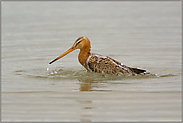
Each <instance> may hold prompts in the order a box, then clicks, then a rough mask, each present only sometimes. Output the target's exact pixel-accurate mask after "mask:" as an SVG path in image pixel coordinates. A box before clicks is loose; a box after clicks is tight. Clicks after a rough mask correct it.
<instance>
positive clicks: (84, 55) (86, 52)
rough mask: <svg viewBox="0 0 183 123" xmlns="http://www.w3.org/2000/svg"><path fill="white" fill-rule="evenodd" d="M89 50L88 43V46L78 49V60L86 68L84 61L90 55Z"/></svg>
mask: <svg viewBox="0 0 183 123" xmlns="http://www.w3.org/2000/svg"><path fill="white" fill-rule="evenodd" d="M90 51H91V46H90V44H89V45H88V46H86V47H83V48H82V49H80V52H79V55H78V60H79V62H80V64H81V65H83V66H84V67H85V68H86V69H87V63H86V62H87V59H88V57H89V56H90V55H91V53H90Z"/></svg>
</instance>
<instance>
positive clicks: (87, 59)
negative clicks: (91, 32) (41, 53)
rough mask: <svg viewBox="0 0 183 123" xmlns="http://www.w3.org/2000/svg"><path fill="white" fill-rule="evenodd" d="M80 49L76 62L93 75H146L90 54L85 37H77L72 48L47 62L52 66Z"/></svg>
mask: <svg viewBox="0 0 183 123" xmlns="http://www.w3.org/2000/svg"><path fill="white" fill-rule="evenodd" d="M76 49H80V52H79V55H78V60H79V62H80V64H81V65H82V66H84V68H86V70H87V71H89V72H94V73H107V74H117V75H119V74H122V75H126V74H128V75H146V74H149V72H146V70H143V69H139V68H133V67H128V66H126V65H124V64H122V63H121V62H119V61H117V60H115V59H113V58H111V57H109V56H104V55H100V54H98V53H91V43H90V40H89V39H88V38H87V37H84V36H82V37H79V38H78V39H77V40H76V41H75V42H74V44H73V46H72V47H71V48H70V49H68V50H67V51H66V52H64V53H63V54H61V55H60V56H58V57H57V58H55V59H54V60H52V61H51V62H49V64H52V63H53V62H55V61H57V60H59V59H60V58H62V57H64V56H65V55H67V54H69V53H70V52H72V51H74V50H76Z"/></svg>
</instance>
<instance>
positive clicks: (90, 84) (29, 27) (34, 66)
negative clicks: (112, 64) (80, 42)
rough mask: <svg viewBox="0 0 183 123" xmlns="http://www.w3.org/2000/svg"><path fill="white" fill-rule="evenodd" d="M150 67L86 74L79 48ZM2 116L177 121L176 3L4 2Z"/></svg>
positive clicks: (178, 10) (15, 118)
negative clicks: (86, 42)
mask: <svg viewBox="0 0 183 123" xmlns="http://www.w3.org/2000/svg"><path fill="white" fill-rule="evenodd" d="M83 35H84V36H87V37H88V38H89V39H90V40H91V43H92V52H95V53H100V54H102V55H108V56H110V57H112V58H114V59H116V60H118V61H120V62H122V63H123V64H125V65H127V66H131V67H139V68H142V69H146V70H147V71H148V72H151V74H150V75H147V76H140V75H139V76H126V75H124V76H117V75H110V74H99V73H90V72H87V71H86V70H85V69H84V68H83V67H82V66H81V65H80V64H79V62H78V60H77V55H78V52H79V51H78V50H76V51H74V52H72V53H71V54H69V55H67V56H65V57H64V58H62V59H60V60H59V61H57V62H55V63H53V64H52V65H48V63H49V62H50V61H51V60H53V59H54V58H56V57H57V56H58V55H59V54H61V53H63V52H64V51H66V50H67V49H68V48H70V47H71V46H72V44H73V43H74V41H75V40H76V39H77V38H78V37H80V36H83ZM1 44H2V78H1V80H2V83H1V85H2V88H1V90H2V121H80V122H90V121H181V92H182V90H181V2H117V1H116V2H56V1H54V2H49V1H47V2H4V1H3V2H2V42H1Z"/></svg>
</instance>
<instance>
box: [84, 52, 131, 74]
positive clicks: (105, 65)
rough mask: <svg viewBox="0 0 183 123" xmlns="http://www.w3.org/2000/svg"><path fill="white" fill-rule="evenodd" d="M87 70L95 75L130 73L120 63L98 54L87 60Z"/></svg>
mask: <svg viewBox="0 0 183 123" xmlns="http://www.w3.org/2000/svg"><path fill="white" fill-rule="evenodd" d="M87 67H88V69H89V70H91V71H93V72H97V73H103V72H105V73H112V74H116V73H132V71H131V70H130V69H129V68H128V67H127V66H125V65H123V64H121V63H120V62H118V61H116V60H114V59H112V58H110V57H108V56H102V55H99V54H92V55H91V56H90V57H89V58H88V60H87Z"/></svg>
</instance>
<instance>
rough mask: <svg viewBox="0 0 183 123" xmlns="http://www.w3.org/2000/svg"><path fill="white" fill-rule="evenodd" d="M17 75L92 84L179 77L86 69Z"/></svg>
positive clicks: (19, 72) (34, 71) (31, 72)
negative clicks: (95, 71)
mask: <svg viewBox="0 0 183 123" xmlns="http://www.w3.org/2000/svg"><path fill="white" fill-rule="evenodd" d="M15 73H16V74H15V75H20V74H21V75H22V74H24V75H26V76H28V77H32V78H40V79H70V80H75V79H77V80H87V81H92V82H98V81H107V80H122V79H149V78H162V77H172V76H177V75H175V74H165V75H157V74H148V75H135V76H130V75H116V74H106V73H92V72H87V71H86V70H85V69H65V68H58V69H53V70H50V69H48V68H47V69H42V68H40V69H38V68H37V69H33V70H16V71H15Z"/></svg>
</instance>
